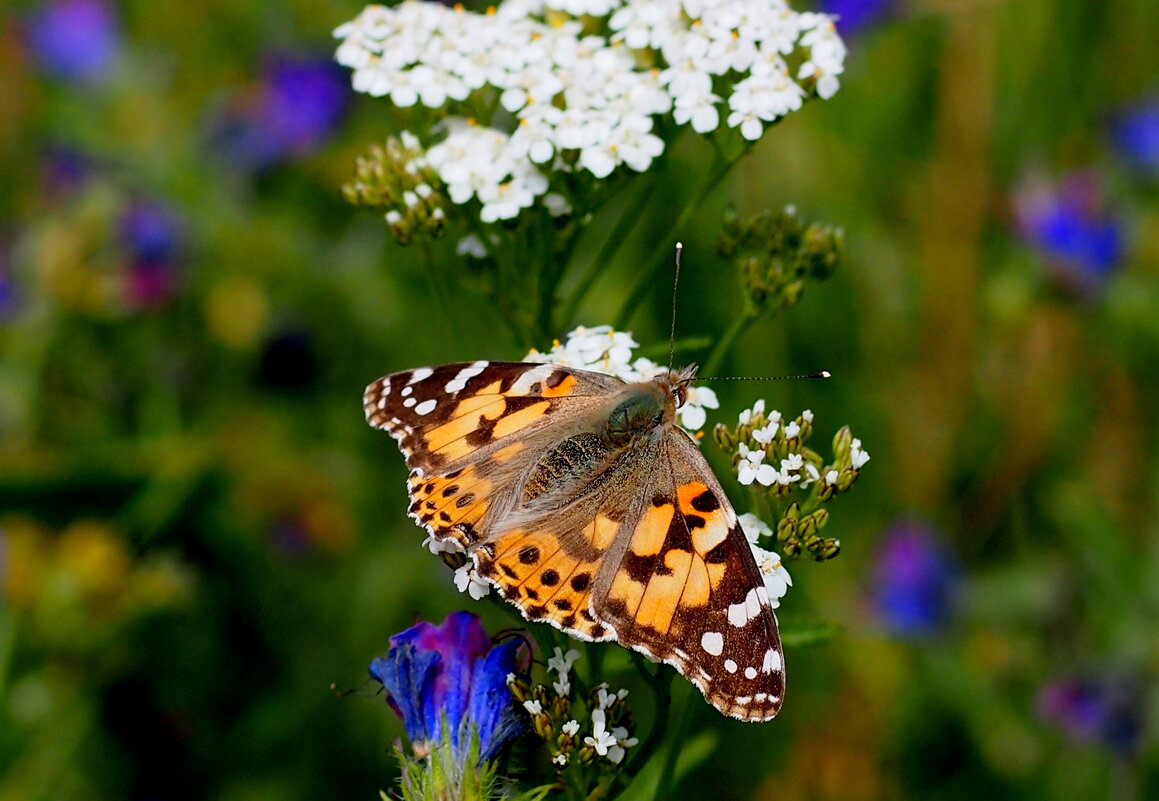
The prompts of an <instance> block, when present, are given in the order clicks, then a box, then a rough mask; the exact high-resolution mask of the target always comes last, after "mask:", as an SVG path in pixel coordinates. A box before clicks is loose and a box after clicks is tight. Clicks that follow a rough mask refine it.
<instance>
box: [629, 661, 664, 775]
mask: <svg viewBox="0 0 1159 801" xmlns="http://www.w3.org/2000/svg"><path fill="white" fill-rule="evenodd" d="M632 662H633V663H634V664H635V665H636V670H638V671H639V672H640V675H641V676H643V677H644V681H646V682H647V683H648V686H649V687H651V688H652V695H653V696H655V698H656V721H655V722H654V723H653V724H652V729H651V730H650V731H649V732H648V736H647V738H645V740H644V742H643V743H641V744H640V747H639V748H638V749H637V750H636V754H635V756H633V757H632V761H631V762H630V763H629V764H628V766H627V769H626V770H625V771H624V778H625V779H626V780H631V779H632V778H634V777H635V776H636V774H638V773H639V772H640V770H641V769H642V768H643V767H644V766H645V765H647V764H648V760H649V759H651V758H652V754H654V753H656V749H657V748H659V747H660V741H661V740H662V739H664V736H665V735H666V734H667V732H668V718H669V716H670V714H671V712H672V680H673V679H674V678H675V677H676V671H675V670H673V669H672V668H669V667H667V666H665V665H657V666H656V672H655V673H652V672H651V671H649V670H648V663H647V662H646V661H645V660H644V657H642V656H640V655H639V654H637V653H636V652H635V651H633V652H632Z"/></svg>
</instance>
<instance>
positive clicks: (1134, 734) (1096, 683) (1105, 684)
mask: <svg viewBox="0 0 1159 801" xmlns="http://www.w3.org/2000/svg"><path fill="white" fill-rule="evenodd" d="M1142 708H1143V703H1142V698H1141V697H1140V692H1139V685H1138V683H1137V682H1133V681H1128V680H1122V679H1114V678H1110V677H1099V678H1095V677H1090V676H1086V677H1079V678H1073V677H1072V678H1065V679H1056V680H1055V681H1052V682H1050V683H1048V684H1047V685H1046V686H1044V687H1043V688H1042V690H1041V691H1040V692H1039V694H1038V712H1039V714H1040V715H1041V716H1042V717H1043V718H1044V719H1045V720H1048V721H1050V722H1051V723H1053V724H1055V725H1056V726H1058V727H1059V728H1060V729H1061V730H1062V731H1063V732H1065V733H1066V734H1067V735H1068V736H1069V737H1070V738H1071V739H1072V740H1074V741H1075V742H1080V743H1100V744H1102V745H1105V746H1107V747H1109V748H1111V749H1112V750H1114V751H1116V752H1118V753H1130V752H1132V751H1133V750H1134V749H1135V746H1136V745H1137V744H1138V741H1139V735H1140V734H1141V732H1142V729H1143V720H1142Z"/></svg>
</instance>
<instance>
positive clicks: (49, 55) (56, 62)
mask: <svg viewBox="0 0 1159 801" xmlns="http://www.w3.org/2000/svg"><path fill="white" fill-rule="evenodd" d="M28 44H29V46H30V48H31V50H32V53H33V55H34V57H35V58H36V60H37V62H38V63H39V64H40V65H41V66H42V67H43V68H44V69H45V70H47V71H48V72H50V73H52V74H54V75H57V76H59V77H61V78H64V79H65V80H68V81H73V82H76V83H93V82H95V81H98V80H100V79H101V78H103V77H104V76H105V74H106V73H107V72H108V70H109V68H110V67H111V66H112V64H113V62H114V61H115V60H116V58H117V55H118V54H119V53H120V50H121V32H120V29H119V27H118V25H117V20H116V17H115V16H114V14H113V9H112V7H111V6H110V5H109V4H108V3H107V2H105V0H48V2H46V3H44V4H43V5H42V6H40V8H38V9H37V10H36V11H35V12H33V14H32V17H31V18H30V19H29V24H28Z"/></svg>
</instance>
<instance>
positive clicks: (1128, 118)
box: [1111, 99, 1159, 173]
mask: <svg viewBox="0 0 1159 801" xmlns="http://www.w3.org/2000/svg"><path fill="white" fill-rule="evenodd" d="M1111 138H1112V141H1113V142H1114V143H1115V147H1116V148H1117V149H1118V151H1119V152H1120V153H1121V154H1122V155H1123V156H1124V157H1125V158H1126V159H1127V160H1128V161H1129V162H1131V163H1132V164H1135V165H1137V166H1139V167H1142V168H1143V169H1145V170H1147V171H1148V172H1152V173H1159V99H1151V100H1149V101H1146V102H1144V103H1140V104H1139V105H1138V106H1135V107H1134V108H1132V109H1129V110H1127V111H1125V112H1124V113H1123V114H1121V115H1120V116H1119V117H1118V118H1116V119H1115V120H1114V121H1113V122H1112V123H1111Z"/></svg>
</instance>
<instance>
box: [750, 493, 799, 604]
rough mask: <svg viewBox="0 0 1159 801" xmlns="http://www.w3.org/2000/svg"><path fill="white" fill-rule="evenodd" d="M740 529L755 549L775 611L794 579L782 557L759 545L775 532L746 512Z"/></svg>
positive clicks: (758, 565) (757, 561)
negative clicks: (762, 539)
mask: <svg viewBox="0 0 1159 801" xmlns="http://www.w3.org/2000/svg"><path fill="white" fill-rule="evenodd" d="M739 520H740V527H741V530H742V531H744V535H745V537H746V538H747V539H748V541H749V546H750V547H751V548H752V549H753V559H755V560H756V563H757V568H758V569H760V571H761V576H762V577H763V578H764V580H765V589H766V590H768V592H769V601H770V602H771V604H772V607H773V609H776V608H777V607H778V606H780V605H781V598H783V597H784V595H785V593H786V592H788V591H789V587H792V586H793V578H792V576H790V575H789V571H788V570H786V569H785V566H784V565H783V564H781V557H780V556H778V555H777V554H775V553H773V552H772V551H766V550H765V549H764V548H762V547H761V546H760V545H759V544H758V543H759V542H760V538H761V537H768V536H772V533H773V530H772V529H771V528H769V524H768V523H766V522H765V521H763V520H761V519H760V518H759V517H757V516H756V515H754V514H752V513H750V512H745V513H744V514H743V515H740V517H739Z"/></svg>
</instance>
